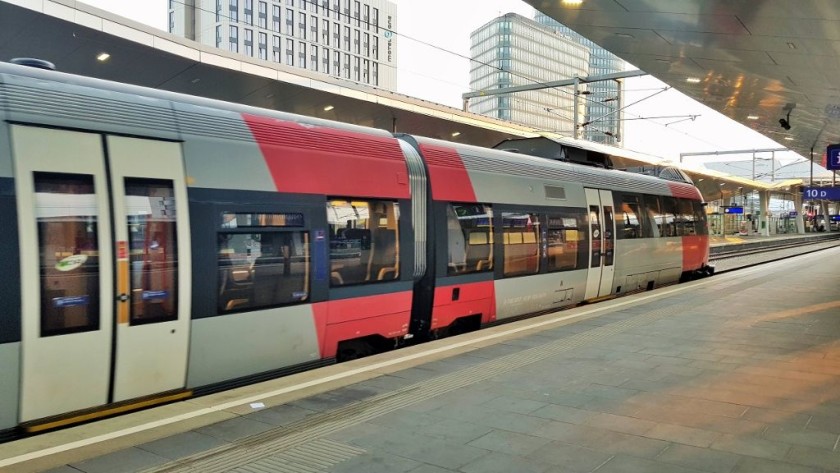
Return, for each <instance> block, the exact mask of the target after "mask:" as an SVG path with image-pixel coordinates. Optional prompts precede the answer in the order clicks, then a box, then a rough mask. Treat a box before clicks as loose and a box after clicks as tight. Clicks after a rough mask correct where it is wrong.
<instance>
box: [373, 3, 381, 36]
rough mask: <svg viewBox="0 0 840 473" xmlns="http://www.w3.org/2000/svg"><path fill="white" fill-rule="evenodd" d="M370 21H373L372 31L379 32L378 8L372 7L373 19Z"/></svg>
mask: <svg viewBox="0 0 840 473" xmlns="http://www.w3.org/2000/svg"><path fill="white" fill-rule="evenodd" d="M372 23H373V32H374V33H379V9H378V8H374V9H373V21H372Z"/></svg>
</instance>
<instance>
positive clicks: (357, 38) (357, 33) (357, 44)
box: [353, 30, 362, 54]
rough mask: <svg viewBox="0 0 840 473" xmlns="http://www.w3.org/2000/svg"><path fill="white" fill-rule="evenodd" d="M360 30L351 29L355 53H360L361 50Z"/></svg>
mask: <svg viewBox="0 0 840 473" xmlns="http://www.w3.org/2000/svg"><path fill="white" fill-rule="evenodd" d="M361 42H362V32H361V31H359V30H353V52H354V53H356V54H361V52H362V45H361Z"/></svg>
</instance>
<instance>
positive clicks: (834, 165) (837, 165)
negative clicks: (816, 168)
mask: <svg viewBox="0 0 840 473" xmlns="http://www.w3.org/2000/svg"><path fill="white" fill-rule="evenodd" d="M825 168H826V169H828V170H829V171H840V144H838V145H829V146H828V148H827V149H826V152H825Z"/></svg>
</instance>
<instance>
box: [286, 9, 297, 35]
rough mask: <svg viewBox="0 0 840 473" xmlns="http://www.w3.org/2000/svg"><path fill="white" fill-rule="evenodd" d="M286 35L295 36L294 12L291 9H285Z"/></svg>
mask: <svg viewBox="0 0 840 473" xmlns="http://www.w3.org/2000/svg"><path fill="white" fill-rule="evenodd" d="M286 34H287V35H289V36H294V35H295V12H294V10H292V9H291V8H287V9H286Z"/></svg>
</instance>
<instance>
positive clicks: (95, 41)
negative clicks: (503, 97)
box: [0, 0, 840, 200]
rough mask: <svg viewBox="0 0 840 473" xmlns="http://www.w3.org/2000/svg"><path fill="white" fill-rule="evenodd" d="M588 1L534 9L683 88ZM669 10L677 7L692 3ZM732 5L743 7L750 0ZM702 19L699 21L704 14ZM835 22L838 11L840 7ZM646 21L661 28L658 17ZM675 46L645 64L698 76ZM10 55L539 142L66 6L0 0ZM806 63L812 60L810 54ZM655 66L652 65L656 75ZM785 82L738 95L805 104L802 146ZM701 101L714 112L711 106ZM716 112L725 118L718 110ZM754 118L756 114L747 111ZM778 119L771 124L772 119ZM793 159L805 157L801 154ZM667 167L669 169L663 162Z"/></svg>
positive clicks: (335, 115)
mask: <svg viewBox="0 0 840 473" xmlns="http://www.w3.org/2000/svg"><path fill="white" fill-rule="evenodd" d="M587 1H590V2H591V3H589V4H587V5H593V6H595V7H596V9H595V10H586V11H584V10H580V11H578V12H577V13H576V14H571V15H570V14H569V13H568V12H567V11H566V10H563V9H561V8H560V7H559V5H560V4H561V2H560V1H559V0H558V1H557V2H546V1H532V2H530V3H532V4H533V5H534V6H535V7H537V8H538V9H542V10H543V11H544V12H545V13H547V14H549V15H550V16H553V17H554V18H556V19H557V20H559V21H562V22H563V23H566V24H568V25H569V26H571V27H572V28H575V29H577V28H581V29H580V32H581V33H582V34H584V35H585V36H589V37H591V38H592V39H593V40H596V42H600V43H601V44H602V46H605V47H607V49H610V50H611V51H613V52H614V53H616V54H618V55H619V56H622V54H623V55H624V56H623V58H624V59H626V60H628V61H630V62H631V63H633V64H635V65H637V66H639V67H641V68H643V69H645V70H647V71H648V72H651V73H654V75H657V77H659V78H660V79H663V80H666V82H667V81H669V80H670V83H671V84H672V85H676V84H675V82H678V81H679V80H683V81H684V77H683V75H679V74H671V75H668V74H661V72H662V71H661V68H662V67H664V66H668V64H665V65H664V66H663V65H662V64H660V61H657V60H656V59H650V61H648V60H647V59H648V58H647V56H645V55H644V54H641V53H639V52H638V51H636V52H635V54H628V51H624V50H622V49H619V48H616V47H615V44H613V42H612V41H609V39H610V37H609V36H605V33H601V34H595V32H597V31H598V30H599V28H600V27H597V25H599V24H602V23H604V22H607V21H611V22H614V26H610V27H609V28H612V29H614V30H616V31H618V30H620V29H621V28H625V29H627V28H629V29H633V28H641V27H642V26H643V25H642V24H641V23H638V24H637V23H632V22H631V20H632V21H636V22H641V20H639V19H635V20H634V18H635V17H632V18H623V17H621V15H619V16H616V17H613V16H612V15H614V14H615V12H614V11H613V10H614V8H610V7H606V6H604V5H606V4H612V5H614V2H613V1H612V0H602V1H599V0H594V1H593V0H587ZM631 3H635V4H639V5H641V4H645V5H649V4H657V5H661V6H662V8H659V10H655V11H660V10H661V11H662V12H663V13H661V14H662V15H664V17H666V18H670V16H669V15H666V14H665V13H664V12H665V5H671V4H672V2H670V1H664V0H663V1H659V2H650V1H644V2H642V1H634V2H631ZM673 3H674V4H676V3H679V4H680V5H683V4H688V3H698V2H673ZM699 3H704V4H706V3H708V4H716V5H726V4H728V3H729V2H727V1H722V0H721V1H717V0H715V1H708V2H699ZM733 3H737V4H739V5H740V4H746V3H750V4H752V3H754V2H733ZM757 3H761V4H764V3H773V4H774V5H780V6H778V7H777V10H778V11H779V12H781V11H782V10H783V8H782V7H781V5H783V4H787V2H780V1H779V2H757ZM799 3H800V2H791V5H793V4H796V5H797V8H796V9H798V8H799V7H798V5H799ZM802 3H803V4H805V5H810V4H815V3H817V2H816V1H810V0H808V1H803V2H802ZM598 5H601V7H598ZM546 7H549V8H546ZM640 8H641V7H640ZM791 8H793V7H791ZM803 11H809V10H808V7H806V8H804V9H803ZM582 13H585V14H582ZM697 15H698V21H699V19H700V15H699V14H697ZM836 15H840V11H838V13H836ZM702 19H703V20H704V21H706V20H707V18H705V17H702ZM651 21H653V22H654V23H656V21H654V20H651ZM615 22H626V23H615ZM662 22H664V20H659V23H662ZM586 25H589V27H588V28H586V27H584V26H586ZM650 27H651V25H648V30H650ZM673 27H676V26H673ZM648 30H645V31H648ZM650 31H651V35H654V36H655V35H656V33H657V30H650ZM691 31H692V30H691V29H690V28H689V29H687V30H686V32H691ZM837 34H840V33H837ZM689 36H690V35H689ZM706 36H712V33H711V32H709V33H705V36H703V35H701V37H706ZM660 39H661V38H660ZM688 39H689V38H688V37H686V39H685V40H686V41H688ZM619 43H621V41H619ZM647 44H648V43H641V44H640V45H639V48H638V49H639V51H641V50H644V49H645V48H646V47H647V46H646V45H647ZM800 44H803V47H805V43H800ZM611 46H612V47H613V48H612V49H611ZM677 49H679V48H677V47H676V46H672V47H670V48H669V49H667V50H668V51H671V54H670V55H667V54H664V52H665V50H664V49H662V48H661V47H660V48H659V49H657V51H661V52H662V54H658V53H653V52H651V53H650V54H649V56H650V57H651V58H653V57H654V56H656V57H660V56H661V57H662V58H666V59H667V60H668V61H670V68H672V69H674V70H683V71H684V72H685V73H689V72H690V73H694V74H700V69H702V68H701V67H698V66H697V65H696V64H695V62H696V61H693V62H690V64H688V62H687V60H686V58H683V57H680V56H679V55H678V54H677V51H676V50H677ZM689 50H690V48H689ZM102 51H108V52H109V54H110V58H109V60H108V61H106V62H101V61H98V60H97V59H96V57H97V56H98V55H99V54H100V53H101V52H102ZM634 51H635V50H634ZM15 57H33V58H39V59H44V60H47V61H50V62H52V63H54V64H55V65H56V68H57V69H58V70H60V71H62V72H68V73H72V74H79V75H84V76H89V77H96V78H101V79H107V80H113V81H117V82H123V83H129V84H136V85H140V86H145V87H152V88H156V89H161V90H168V91H172V92H178V93H185V94H191V95H196V96H202V97H208V98H213V99H219V100H225V101H229V102H235V103H241V104H246V105H252V106H257V107H263V108H268V109H274V110H281V111H285V112H290V113H296V114H301V115H307V116H313V117H319V118H324V119H330V120H336V121H341V122H346V123H353V124H358V125H363V126H369V127H374V128H380V129H385V130H389V131H395V132H404V133H411V134H416V135H420V136H427V137H431V138H438V139H444V140H449V141H455V142H460V143H466V144H473V145H478V146H485V147H493V146H494V145H497V144H498V143H500V142H503V141H505V140H509V139H517V138H528V137H540V136H546V135H545V134H544V133H541V132H538V131H537V130H535V129H532V128H529V127H526V126H520V125H517V124H514V123H511V122H506V121H502V120H496V119H493V118H489V117H485V116H482V115H477V114H473V113H468V112H464V111H462V110H459V109H456V108H452V107H447V106H444V105H440V104H436V103H432V102H428V101H425V100H421V99H417V98H413V97H409V96H406V95H402V94H398V93H394V92H389V91H385V90H382V89H378V88H375V87H370V86H365V85H362V84H358V83H356V82H353V81H349V80H343V79H340V78H335V77H331V76H328V75H325V74H319V73H314V72H310V71H307V70H304V69H300V68H293V67H288V66H285V65H283V64H277V63H271V62H267V61H260V60H257V59H253V58H248V57H245V56H242V55H237V54H233V53H230V52H228V51H223V50H219V49H215V48H210V47H208V46H205V45H202V44H199V43H197V42H194V41H190V40H186V39H184V38H181V37H178V36H175V35H172V34H170V33H167V32H164V31H161V30H158V29H155V28H152V27H150V26H147V25H144V24H141V23H138V22H135V21H132V20H129V19H126V18H123V17H120V16H117V15H114V14H111V13H109V12H106V11H103V10H100V9H97V8H94V7H91V6H88V5H86V4H84V3H82V2H77V1H72V0H0V60H10V59H11V58H15ZM810 57H811V58H812V59H816V57H815V56H810ZM651 61H654V62H651ZM699 64H703V62H702V61H701V62H699ZM838 64H840V62H837V61H833V67H840V65H838ZM654 65H655V66H657V68H653V66H654ZM688 66H691V67H688ZM823 67H824V69H817V70H818V71H820V72H826V73H827V72H828V71H827V70H826V69H825V68H828V67H832V66H829V65H828V64H826V65H824V66H823ZM730 70H732V71H737V70H738V68H733V67H730V68H729V69H721V71H720V72H716V71H717V70H716V69H714V68H711V66H710V70H709V71H707V73H706V74H705V75H704V76H703V77H706V78H707V79H708V80H712V79H709V78H714V80H716V81H717V83H720V84H723V83H726V82H727V81H731V80H734V79H732V77H734V74H736V73H735V72H728V71H730ZM657 72H660V74H657ZM749 72H750V69H749V68H744V70H742V71H741V72H740V74H746V73H749ZM759 72H760V71H753V73H754V74H755V75H756V76H758V75H760V74H759ZM788 72H789V71H788V69H780V73H784V74H787V73H788ZM730 74H732V75H730ZM791 74H792V72H791ZM790 77H794V76H779V80H778V81H777V82H773V84H776V85H775V86H773V87H775V88H773V87H771V89H773V90H764V89H761V88H760V87H759V85H758V84H769V83H770V82H771V81H770V79H769V78H767V79H766V81H765V82H760V81H759V80H758V79H755V80H752V81H750V84H754V85H746V84H744V85H741V86H739V88H740V90H742V91H746V90H748V89H749V90H750V91H751V93H752V94H756V96H757V95H761V94H759V92H762V91H763V92H762V93H763V94H764V95H762V97H765V96H766V97H773V100H772V101H771V102H770V103H765V102H762V101H761V100H758V99H757V98H753V99H750V101H749V103H752V104H754V105H756V106H759V109H760V110H763V111H765V112H766V114H767V116H768V117H769V116H770V115H772V114H771V112H773V113H776V112H777V110H776V109H777V108H778V107H777V106H776V105H778V104H779V103H782V102H785V101H787V100H794V99H797V98H798V99H799V102H797V103H799V104H800V105H798V108H797V109H796V111H798V112H799V113H801V114H802V115H803V119H802V120H801V121H799V122H798V123H797V120H798V118H797V115H792V117H791V120H792V121H793V122H794V123H795V124H797V127H798V128H796V129H795V131H797V132H799V133H801V135H797V136H800V137H801V138H802V139H806V138H809V137H810V138H813V136H812V135H813V134H814V133H813V130H812V128H814V127H816V126H817V124H818V122H817V121H814V120H810V121H808V120H805V119H804V115H805V113H803V112H805V111H807V110H811V108H812V107H811V108H809V107H806V106H804V105H802V103H803V100H802V97H801V96H800V95H797V94H800V92H796V91H801V90H803V89H802V88H801V87H799V88H794V89H792V90H791V91H788V90H787V89H786V88H785V87H786V86H787V84H784V85H785V86H784V87H783V86H782V85H780V84H782V83H784V81H785V80H788V79H790ZM797 77H798V76H797ZM718 78H720V79H718ZM720 81H723V82H720ZM768 87H769V86H768ZM677 88H678V89H680V90H682V91H683V92H686V93H688V92H690V90H688V91H687V90H685V89H686V88H685V87H677ZM724 89H725V87H723V86H721V85H718V86H715V87H711V89H710V90H712V91H716V92H714V93H713V92H709V93H707V94H706V95H703V94H700V95H698V94H693V95H692V94H690V93H689V95H692V96H694V98H697V99H700V100H701V101H703V102H706V101H705V100H703V99H704V98H706V99H708V98H709V97H713V98H715V99H714V100H718V98H719V97H722V96H723V92H722V91H723V90H724ZM820 90H822V89H820ZM742 95H743V94H742ZM838 101H840V100H838ZM740 103H744V104H746V103H748V101H747V100H743V101H742V102H740ZM707 104H709V105H714V103H713V102H712V103H707ZM744 106H746V105H744ZM719 108H720V109H721V110H723V107H719ZM838 109H840V105H838ZM739 110H740V109H739ZM750 110H753V109H752V108H750ZM827 110H828V109H827ZM809 113H810V112H809ZM736 115H737V114H735V113H734V112H733V113H731V114H729V116H730V117H732V118H735V119H738V117H737V116H736ZM773 116H774V117H775V115H773ZM768 119H769V118H768ZM739 121H743V120H739ZM808 130H810V131H808ZM759 131H762V130H761V129H760V130H759ZM835 132H836V130H835V129H834V127H828V126H825V127H824V130H823V133H822V135H821V136H824V138H821V139H819V140H818V141H819V142H820V143H823V142H825V140H829V139H836V133H835ZM808 133H810V134H808ZM765 134H767V135H768V136H771V137H773V136H774V135H773V134H772V133H769V130H768V133H765ZM548 138H550V139H554V140H558V141H560V142H563V143H566V144H567V145H570V146H578V147H581V148H584V149H595V150H598V151H599V152H605V153H608V154H618V155H621V156H623V157H622V158H621V159H618V160H616V161H617V162H616V163H615V164H616V167H625V168H632V167H638V166H644V165H663V164H664V161H663V160H662V159H661V158H657V157H654V156H649V155H643V154H641V153H633V152H629V151H627V150H623V149H619V148H613V147H609V146H606V145H601V144H598V143H592V142H588V141H583V140H574V139H572V138H568V137H563V136H559V135H556V136H548ZM799 151H800V152H801V150H799ZM668 165H673V164H671V163H669V164H668ZM683 170H684V171H685V172H686V173H687V174H688V175H689V176H690V177H691V178H692V179H693V180H694V181H695V184H697V186H698V187H699V188H700V190H701V192H702V193H703V196H704V198H705V199H706V200H714V199H718V198H721V197H731V196H734V195H738V194H741V193H743V192H749V191H752V190H772V189H782V187H780V184H779V183H775V184H772V185H771V184H767V183H762V182H758V181H752V180H749V179H743V178H737V177H732V176H728V175H726V174H724V173H719V172H715V171H711V170H705V169H694V168H691V167H688V166H684V167H683ZM787 187H788V188H789V187H790V186H789V185H788V186H787Z"/></svg>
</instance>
